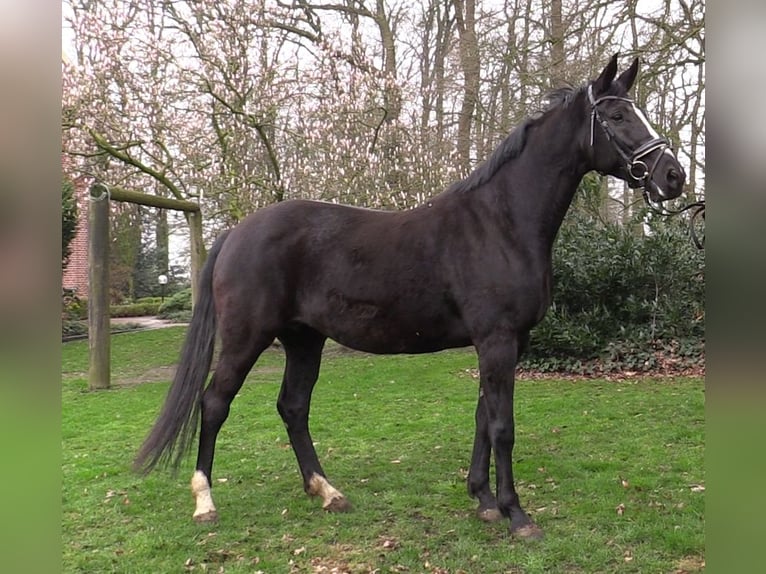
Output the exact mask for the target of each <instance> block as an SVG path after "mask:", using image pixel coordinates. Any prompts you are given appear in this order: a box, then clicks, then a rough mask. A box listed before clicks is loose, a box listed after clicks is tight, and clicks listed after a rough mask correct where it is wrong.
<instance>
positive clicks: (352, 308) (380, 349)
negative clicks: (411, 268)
mask: <svg viewBox="0 0 766 574" xmlns="http://www.w3.org/2000/svg"><path fill="white" fill-rule="evenodd" d="M328 303H329V313H326V314H324V316H323V317H318V316H315V317H314V318H313V320H312V319H309V320H308V321H306V322H307V323H308V324H310V325H311V326H312V327H314V328H315V329H317V330H318V331H320V332H322V333H323V334H325V335H327V336H328V337H329V338H331V339H333V340H334V341H337V342H338V343H340V344H342V345H344V346H346V347H350V348H352V349H356V350H359V351H366V352H368V353H376V354H396V353H429V352H433V351H439V350H441V349H447V348H453V347H463V346H466V345H469V344H470V340H469V339H468V336H467V333H466V332H465V329H464V328H463V325H462V322H461V321H460V320H459V318H458V317H457V316H455V315H453V314H452V313H450V312H449V310H447V309H444V308H434V306H433V305H423V304H418V303H417V302H410V303H409V304H407V302H405V301H401V300H400V301H398V302H390V303H388V304H386V303H380V302H375V301H370V300H367V301H364V300H351V299H349V298H347V297H343V298H340V297H338V296H337V295H336V296H334V297H333V296H331V297H329V298H328Z"/></svg>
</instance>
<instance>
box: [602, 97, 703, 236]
mask: <svg viewBox="0 0 766 574" xmlns="http://www.w3.org/2000/svg"><path fill="white" fill-rule="evenodd" d="M588 100H589V101H590V107H591V113H590V145H591V146H593V138H594V136H595V129H596V122H598V124H599V125H600V126H601V129H603V130H604V135H605V136H606V139H607V140H608V141H609V142H610V143H611V144H612V145H613V146H614V149H615V151H616V152H617V153H618V154H619V156H620V157H621V158H622V160H623V161H624V162H625V167H626V171H627V172H628V175H630V177H632V178H633V179H634V180H635V181H636V182H637V183H638V185H639V186H640V187H641V190H642V192H643V196H644V201H645V202H646V205H648V206H649V208H650V209H651V211H652V212H653V213H654V214H655V215H660V216H663V217H671V216H674V215H680V214H681V213H684V212H685V211H689V210H692V214H691V217H690V219H689V233H690V235H691V238H692V241H693V242H694V245H695V246H696V247H697V249H704V248H705V236H704V235H702V236H700V235H699V234H698V233H697V230H696V228H695V224H696V220H697V219H698V218H699V217H702V220H703V221H704V220H705V201H704V200H703V201H695V202H693V203H690V204H688V205H685V206H683V207H680V208H679V209H668V208H666V207H665V206H664V205H661V204H658V203H655V202H653V201H652V200H651V198H650V197H649V193H648V191H647V190H646V183H647V181H651V177H652V174H654V170H655V169H656V167H657V164H658V163H659V161H660V157H661V154H662V153H663V152H664V151H665V150H666V149H667V148H669V147H670V142H669V141H668V140H667V139H665V138H663V137H656V138H651V139H650V140H649V141H647V142H644V143H643V144H641V145H640V146H638V148H636V149H635V150H631V149H629V148H628V147H627V146H626V145H625V144H624V143H623V142H621V141H620V139H619V138H618V137H617V134H615V133H614V130H613V129H612V127H611V126H610V125H609V122H607V121H606V120H605V119H604V118H603V117H602V116H601V114H599V113H598V105H599V104H600V103H601V102H603V101H606V100H620V101H623V102H628V103H629V104H631V105H633V106H635V102H633V100H631V99H630V98H622V97H620V96H602V97H600V98H598V99H595V98H594V97H593V85H592V84H591V85H590V86H588ZM653 151H659V152H660V153H659V154H657V159H655V160H654V163H653V164H652V167H651V169H650V168H649V166H647V165H646V163H645V162H644V161H643V159H642V158H645V157H646V156H647V155H649V154H650V153H652V152H653ZM636 168H639V169H640V172H639V173H636V171H635V170H636Z"/></svg>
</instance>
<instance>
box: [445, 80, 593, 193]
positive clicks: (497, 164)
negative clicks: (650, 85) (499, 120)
mask: <svg viewBox="0 0 766 574" xmlns="http://www.w3.org/2000/svg"><path fill="white" fill-rule="evenodd" d="M586 87H587V86H580V87H579V88H573V87H569V86H568V87H564V88H558V89H556V90H553V91H552V92H550V93H549V94H548V95H547V96H546V99H547V100H548V107H547V108H546V109H545V110H543V111H542V112H538V113H535V114H533V115H531V116H529V117H527V118H525V119H524V121H522V122H521V123H520V124H519V125H518V126H516V127H515V128H514V129H513V130H512V131H511V133H510V134H508V136H507V137H506V138H505V139H504V140H503V141H502V142H500V145H498V146H497V148H495V151H494V152H492V155H491V156H489V158H487V160H486V161H484V162H483V163H482V164H481V165H479V167H477V168H476V169H474V170H473V171H472V172H471V173H469V174H468V175H467V176H466V177H465V178H464V179H462V180H460V181H457V182H455V183H453V184H452V185H451V186H450V187H449V189H448V191H453V192H458V193H461V192H468V191H472V190H474V189H476V188H477V187H479V186H480V185H483V184H485V183H487V182H488V181H489V180H490V179H491V178H492V176H493V175H495V174H496V173H497V170H499V169H500V168H501V167H502V166H503V165H505V164H506V163H507V162H509V161H510V160H512V159H514V158H516V157H519V156H520V155H521V152H522V151H524V146H525V145H526V143H527V130H528V129H529V127H530V126H532V125H534V124H535V123H537V122H539V121H540V120H541V119H542V118H543V117H544V116H545V115H546V114H547V113H548V112H550V111H552V110H555V109H557V108H566V107H567V106H569V104H570V103H572V101H574V99H575V98H576V97H577V95H578V94H579V93H580V92H583V91H585V89H586Z"/></svg>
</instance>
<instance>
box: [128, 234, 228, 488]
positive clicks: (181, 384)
mask: <svg viewBox="0 0 766 574" xmlns="http://www.w3.org/2000/svg"><path fill="white" fill-rule="evenodd" d="M227 235H228V231H227V232H224V233H223V234H222V235H221V236H220V237H219V238H218V239H217V240H216V242H215V243H214V244H213V247H212V248H211V250H210V253H209V254H208V257H207V261H206V262H205V265H204V267H203V268H202V273H201V274H200V280H199V295H198V297H197V302H196V304H195V306H194V313H193V314H192V319H191V323H190V324H189V330H188V332H187V333H186V341H185V342H184V346H183V349H182V351H181V361H180V363H179V364H178V368H177V370H176V374H175V377H174V378H173V384H172V385H171V386H170V390H169V391H168V396H167V398H166V399H165V404H164V406H163V407H162V412H161V413H160V416H159V417H158V418H157V421H156V422H155V423H154V427H152V430H151V432H150V433H149V435H148V436H147V437H146V440H144V444H143V445H142V446H141V449H140V450H139V451H138V454H137V455H136V459H135V461H134V462H133V468H134V469H135V470H136V471H137V472H140V473H142V474H146V473H148V472H150V471H151V470H152V469H153V468H154V467H155V466H157V465H159V466H168V465H170V466H171V467H172V468H173V470H177V469H178V467H179V465H180V464H181V460H182V459H183V458H184V456H185V455H186V454H187V452H188V451H189V449H190V448H191V445H192V441H193V440H194V437H195V435H196V434H197V424H198V421H199V414H200V399H201V398H202V392H203V391H204V389H205V382H206V381H207V376H208V373H209V372H210V364H211V363H212V361H213V348H214V346H215V332H216V322H215V303H214V301H213V268H214V267H215V260H216V258H217V257H218V253H219V252H220V251H221V247H222V246H223V243H224V241H225V239H226V236H227Z"/></svg>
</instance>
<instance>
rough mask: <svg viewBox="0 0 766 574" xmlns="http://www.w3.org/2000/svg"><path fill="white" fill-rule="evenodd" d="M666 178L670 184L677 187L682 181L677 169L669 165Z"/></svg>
mask: <svg viewBox="0 0 766 574" xmlns="http://www.w3.org/2000/svg"><path fill="white" fill-rule="evenodd" d="M667 180H668V183H669V184H670V185H671V186H673V187H679V186H680V185H681V183H682V182H683V176H682V175H681V173H680V172H679V171H678V170H677V169H675V168H672V167H671V168H670V169H669V170H668V175H667Z"/></svg>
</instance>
